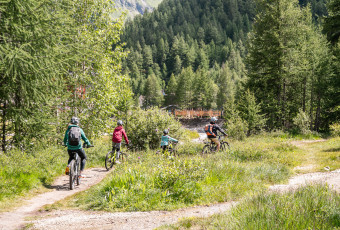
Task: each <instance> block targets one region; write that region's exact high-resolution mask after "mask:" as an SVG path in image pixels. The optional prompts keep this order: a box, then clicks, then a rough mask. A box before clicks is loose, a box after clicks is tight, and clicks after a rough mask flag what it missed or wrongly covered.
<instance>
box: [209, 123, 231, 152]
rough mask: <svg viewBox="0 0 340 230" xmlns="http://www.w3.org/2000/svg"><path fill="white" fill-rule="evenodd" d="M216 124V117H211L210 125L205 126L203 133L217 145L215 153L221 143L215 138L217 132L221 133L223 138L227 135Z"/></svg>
mask: <svg viewBox="0 0 340 230" xmlns="http://www.w3.org/2000/svg"><path fill="white" fill-rule="evenodd" d="M216 122H217V118H216V117H212V118H211V119H210V124H208V125H206V126H205V132H206V134H207V136H208V138H209V139H210V140H211V141H212V142H214V143H215V144H216V145H217V149H216V151H219V150H220V146H221V143H220V141H219V140H218V138H217V131H220V132H221V133H223V135H224V136H227V134H226V133H225V132H224V131H223V129H221V128H220V127H219V126H218V125H217V124H216Z"/></svg>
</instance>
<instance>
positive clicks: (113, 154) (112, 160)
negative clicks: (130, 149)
mask: <svg viewBox="0 0 340 230" xmlns="http://www.w3.org/2000/svg"><path fill="white" fill-rule="evenodd" d="M117 155H118V157H117ZM117 159H118V160H119V161H120V162H124V161H125V160H126V159H127V154H126V153H125V152H122V150H121V149H120V148H119V149H118V148H116V147H112V150H111V151H110V152H108V153H107V154H106V158H105V168H106V170H107V171H109V170H110V169H112V167H113V165H114V164H116V162H117Z"/></svg>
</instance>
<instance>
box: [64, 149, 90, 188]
mask: <svg viewBox="0 0 340 230" xmlns="http://www.w3.org/2000/svg"><path fill="white" fill-rule="evenodd" d="M83 147H84V148H90V147H94V146H93V145H91V146H88V145H85V144H84V145H83ZM72 154H73V159H72V160H71V162H70V164H69V168H70V171H69V178H70V180H69V185H70V190H73V189H74V186H75V184H77V185H80V179H81V178H80V164H81V162H80V157H79V155H78V153H77V152H72Z"/></svg>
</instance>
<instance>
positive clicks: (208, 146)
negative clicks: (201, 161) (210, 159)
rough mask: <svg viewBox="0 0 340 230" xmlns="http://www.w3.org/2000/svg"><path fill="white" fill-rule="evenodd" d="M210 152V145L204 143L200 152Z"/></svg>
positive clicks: (204, 153)
mask: <svg viewBox="0 0 340 230" xmlns="http://www.w3.org/2000/svg"><path fill="white" fill-rule="evenodd" d="M210 152H211V149H210V145H205V146H204V147H203V150H202V154H203V155H206V154H209V153H210Z"/></svg>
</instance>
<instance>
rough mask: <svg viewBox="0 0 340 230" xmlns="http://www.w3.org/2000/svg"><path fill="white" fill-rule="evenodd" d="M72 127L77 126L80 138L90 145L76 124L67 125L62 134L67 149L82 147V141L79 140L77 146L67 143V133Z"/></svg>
mask: <svg viewBox="0 0 340 230" xmlns="http://www.w3.org/2000/svg"><path fill="white" fill-rule="evenodd" d="M72 127H78V128H79V129H80V133H81V139H82V140H83V141H85V143H86V144H87V145H91V143H90V141H89V140H88V139H87V138H86V136H85V133H84V131H83V130H82V129H81V128H80V127H79V126H78V125H69V126H68V128H67V130H66V133H65V136H64V145H67V149H69V150H78V149H81V148H82V142H81V140H80V141H79V144H78V145H77V146H73V145H70V144H69V143H68V133H69V132H70V129H71V128H72Z"/></svg>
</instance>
